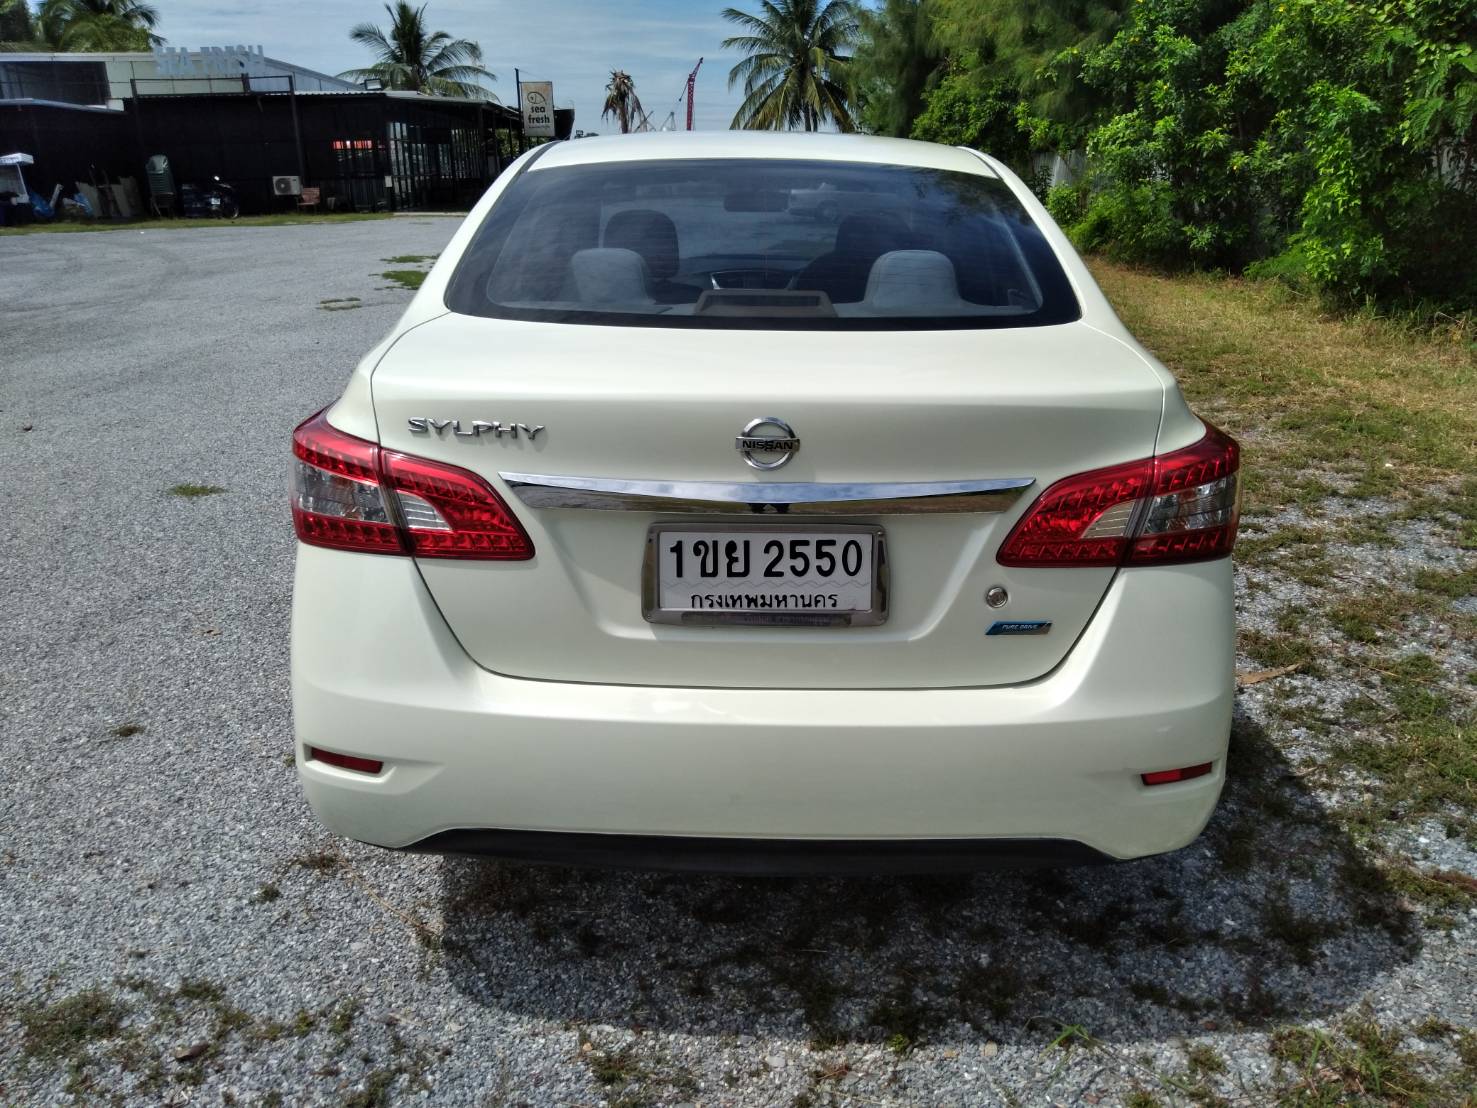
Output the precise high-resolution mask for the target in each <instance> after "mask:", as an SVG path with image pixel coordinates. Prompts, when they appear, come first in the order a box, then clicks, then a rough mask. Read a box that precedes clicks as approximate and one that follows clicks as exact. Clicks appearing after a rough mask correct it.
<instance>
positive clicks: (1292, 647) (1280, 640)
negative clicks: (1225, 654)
mask: <svg viewBox="0 0 1477 1108" xmlns="http://www.w3.org/2000/svg"><path fill="white" fill-rule="evenodd" d="M1240 647H1241V651H1242V653H1244V654H1245V655H1246V656H1247V657H1248V658H1250V659H1251V660H1252V661H1254V662H1257V663H1258V664H1260V665H1263V666H1266V667H1267V668H1268V669H1280V668H1281V667H1283V666H1293V665H1295V666H1302V667H1304V668H1309V669H1311V668H1312V665H1313V658H1314V655H1315V651H1314V649H1313V644H1312V643H1310V642H1308V641H1307V640H1306V639H1300V638H1298V637H1296V636H1295V635H1274V634H1270V633H1268V632H1266V631H1243V632H1241V636H1240Z"/></svg>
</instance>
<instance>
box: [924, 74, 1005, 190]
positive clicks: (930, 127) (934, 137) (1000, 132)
mask: <svg viewBox="0 0 1477 1108" xmlns="http://www.w3.org/2000/svg"><path fill="white" fill-rule="evenodd" d="M927 105H928V106H927V108H926V109H925V110H924V111H923V112H922V113H921V114H920V115H919V116H918V117H917V119H915V120H914V121H913V129H912V131H911V137H912V138H916V139H924V140H926V141H928V142H942V143H945V144H947V145H949V146H968V147H971V148H973V149H975V150H983V151H985V152H986V153H988V154H993V155H994V156H995V157H997V158H999V159H1001V160H1002V161H1004V162H1005V163H1006V164H1007V165H1009V166H1010V167H1011V168H1012V169H1014V170H1016V172H1018V173H1020V174H1021V175H1022V176H1029V175H1030V169H1029V164H1028V163H1029V161H1030V154H1031V144H1030V136H1029V134H1028V132H1027V131H1026V129H1025V128H1024V127H1023V126H1022V123H1021V119H1020V108H1021V98H1020V91H1019V89H1017V88H1016V86H1015V85H1013V84H1011V83H1010V82H1009V81H1005V80H998V79H997V80H990V79H988V78H982V77H981V76H980V74H979V73H978V71H977V69H976V68H975V67H973V66H971V65H969V64H968V62H967V61H966V63H964V64H960V65H958V66H954V67H952V68H951V69H950V70H949V72H948V73H947V74H945V75H944V78H943V80H941V81H940V82H939V83H938V84H937V86H935V87H934V88H933V89H932V90H931V91H930V92H929V93H928V99H927Z"/></svg>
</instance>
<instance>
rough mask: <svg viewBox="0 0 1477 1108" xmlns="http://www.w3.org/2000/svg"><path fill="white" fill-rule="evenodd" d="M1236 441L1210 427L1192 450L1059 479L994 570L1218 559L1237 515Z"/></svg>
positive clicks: (1232, 535) (1015, 532)
mask: <svg viewBox="0 0 1477 1108" xmlns="http://www.w3.org/2000/svg"><path fill="white" fill-rule="evenodd" d="M1240 460H1241V451H1240V447H1238V446H1237V445H1236V440H1235V439H1233V438H1231V437H1230V436H1229V435H1226V434H1224V433H1223V432H1221V431H1219V430H1218V429H1216V428H1215V427H1212V426H1211V425H1210V424H1208V423H1207V424H1206V425H1205V437H1204V438H1202V439H1201V440H1200V441H1199V442H1197V443H1195V444H1194V445H1192V446H1187V447H1185V448H1184V449H1183V450H1176V451H1173V452H1172V453H1169V454H1161V455H1159V456H1158V457H1154V458H1145V459H1144V460H1143V461H1140V462H1128V463H1126V464H1124V465H1116V466H1109V467H1108V468H1107V469H1096V470H1093V471H1092V472H1090V473H1079V474H1077V475H1076V476H1075V477H1067V478H1064V479H1063V480H1061V481H1058V482H1057V483H1056V484H1054V485H1052V486H1051V487H1050V488H1049V489H1047V490H1046V491H1045V492H1043V493H1042V494H1041V495H1040V496H1039V497H1037V498H1036V502H1035V503H1034V504H1032V505H1031V507H1030V508H1029V509H1028V510H1027V512H1026V514H1025V515H1024V516H1023V517H1022V518H1021V520H1020V522H1019V523H1017V524H1016V525H1015V527H1014V528H1013V529H1012V530H1011V532H1010V534H1009V535H1008V536H1007V537H1006V539H1005V542H1004V543H1003V544H1001V547H1000V554H999V556H998V560H999V562H1000V564H1001V565H1006V566H1021V567H1041V566H1116V565H1165V564H1170V563H1174V562H1196V561H1202V560H1205V559H1209V558H1221V557H1224V556H1225V555H1227V554H1229V553H1230V552H1231V547H1232V546H1233V545H1235V542H1236V524H1237V521H1238V518H1239V513H1240V500H1239V487H1238V482H1237V476H1236V470H1237V467H1238V466H1239V464H1240Z"/></svg>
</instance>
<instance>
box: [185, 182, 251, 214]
mask: <svg viewBox="0 0 1477 1108" xmlns="http://www.w3.org/2000/svg"><path fill="white" fill-rule="evenodd" d="M210 180H211V183H210V184H208V185H206V186H205V187H204V188H203V189H202V188H200V187H199V186H198V185H181V186H180V205H181V207H182V208H183V209H184V214H185V216H186V217H193V218H202V217H205V218H211V219H235V218H236V217H237V216H238V215H240V214H241V202H240V201H239V200H237V198H236V190H235V189H234V188H233V187H231V186H230V185H228V184H226V182H224V181H222V180H221V179H220V178H219V177H211V179H210Z"/></svg>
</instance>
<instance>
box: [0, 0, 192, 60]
mask: <svg viewBox="0 0 1477 1108" xmlns="http://www.w3.org/2000/svg"><path fill="white" fill-rule="evenodd" d="M22 6H24V4H23V5H22ZM158 25H159V12H158V10H157V9H155V8H154V7H153V6H152V5H151V4H148V3H145V2H144V0H43V3H42V4H41V6H40V8H38V9H37V11H36V15H35V18H34V20H33V22H32V38H33V45H34V46H36V47H39V48H40V49H43V50H49V51H55V52H58V53H71V52H76V51H83V52H86V51H114V50H151V49H153V48H154V47H155V46H160V45H162V44H163V42H164V39H162V38H161V37H159V35H157V34H155V33H154V28H155V27H157V26H158Z"/></svg>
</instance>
